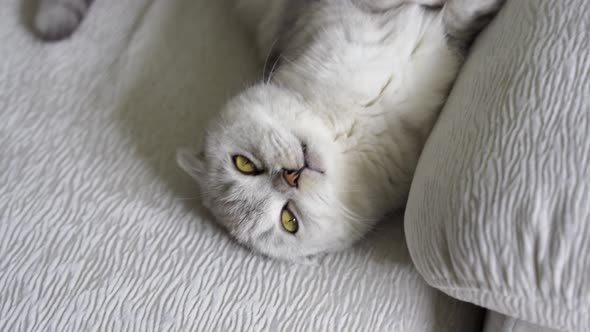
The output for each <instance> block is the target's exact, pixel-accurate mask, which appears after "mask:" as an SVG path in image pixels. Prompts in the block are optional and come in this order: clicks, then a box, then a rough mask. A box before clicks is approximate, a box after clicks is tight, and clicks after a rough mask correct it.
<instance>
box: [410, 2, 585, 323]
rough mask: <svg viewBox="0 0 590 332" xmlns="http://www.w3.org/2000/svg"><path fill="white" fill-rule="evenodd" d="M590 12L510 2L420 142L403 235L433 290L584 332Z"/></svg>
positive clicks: (565, 5)
mask: <svg viewBox="0 0 590 332" xmlns="http://www.w3.org/2000/svg"><path fill="white" fill-rule="evenodd" d="M589 218H590V1H587V0H570V1H554V0H512V1H510V0H509V1H507V3H506V5H505V7H504V8H503V9H502V11H501V12H500V14H499V15H498V17H497V18H496V20H495V21H494V22H493V23H492V24H491V25H490V26H489V27H488V29H487V30H486V31H485V32H484V33H483V34H482V35H481V36H480V38H479V40H478V42H477V43H476V45H475V47H474V48H473V50H472V54H471V55H470V56H469V59H468V61H467V63H466V65H465V67H464V69H463V71H462V73H461V75H460V77H459V79H458V81H457V83H456V85H455V87H454V89H453V91H452V93H451V96H450V99H449V101H448V103H447V105H446V106H445V109H444V110H443V112H442V115H441V117H440V119H439V121H438V123H437V125H436V126H435V129H434V131H433V133H432V135H431V137H430V138H429V140H428V143H427V144H426V147H425V149H424V152H423V155H422V157H421V160H420V162H419V165H418V168H417V171H416V174H415V180H414V183H413V185H412V189H411V193H410V197H409V201H408V206H407V210H406V219H405V230H406V236H407V240H408V245H409V248H410V252H411V255H412V258H413V260H414V263H415V264H416V266H417V268H418V270H419V271H420V272H421V274H422V275H423V276H424V278H425V279H426V280H427V282H428V283H429V284H431V285H432V286H434V287H436V288H439V289H441V290H443V291H444V292H446V293H448V294H450V295H452V296H454V297H457V298H459V299H461V300H465V301H469V302H473V303H476V304H478V305H481V306H484V307H487V308H490V309H493V310H496V311H498V312H500V313H503V314H506V315H510V316H515V317H517V318H520V319H524V320H526V321H530V322H532V323H536V324H539V325H542V326H547V327H552V328H556V329H566V330H568V331H572V330H579V331H588V330H590V313H589V312H590V220H589Z"/></svg>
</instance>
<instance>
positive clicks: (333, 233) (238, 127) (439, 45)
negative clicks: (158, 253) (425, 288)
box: [178, 0, 461, 259]
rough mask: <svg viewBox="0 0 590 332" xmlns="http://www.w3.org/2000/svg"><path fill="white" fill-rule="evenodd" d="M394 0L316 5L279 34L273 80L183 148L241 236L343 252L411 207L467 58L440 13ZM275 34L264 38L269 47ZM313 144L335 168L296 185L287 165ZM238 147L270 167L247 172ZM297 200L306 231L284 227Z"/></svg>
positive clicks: (323, 165) (301, 253) (269, 27)
mask: <svg viewBox="0 0 590 332" xmlns="http://www.w3.org/2000/svg"><path fill="white" fill-rule="evenodd" d="M375 1H376V2H379V6H381V5H382V4H383V3H385V2H386V1H381V0H375ZM391 2H395V3H396V4H395V6H393V5H392V7H391V8H388V10H382V9H383V8H381V7H378V8H377V9H378V10H367V9H366V7H364V8H363V6H359V5H358V3H356V2H355V1H350V0H325V1H319V2H317V1H306V2H305V4H303V5H301V6H303V8H297V10H298V12H297V15H298V16H297V18H296V19H297V20H296V21H295V23H293V25H292V26H291V28H290V29H289V30H288V31H287V32H286V33H285V32H284V34H283V35H282V36H281V38H280V39H279V40H278V43H279V44H280V47H281V57H280V65H279V66H278V67H277V69H276V70H275V72H274V73H273V74H272V76H271V78H270V79H269V80H268V81H263V82H260V83H258V84H256V85H255V86H253V87H251V88H249V89H247V90H246V91H244V92H243V93H241V94H240V95H238V96H236V97H235V98H233V99H232V100H230V101H229V103H228V104H227V105H226V107H225V108H224V109H223V110H222V111H221V113H220V114H219V116H218V117H217V119H216V120H214V121H213V122H212V124H211V125H210V126H209V128H208V130H207V135H206V139H205V146H204V151H203V152H204V155H203V156H201V157H198V156H196V155H194V154H192V153H189V152H186V151H185V152H182V153H180V154H179V158H178V159H179V163H180V164H181V166H182V167H183V168H184V169H185V170H187V172H189V173H190V174H191V175H192V176H193V177H194V178H195V179H196V180H197V181H198V182H199V183H200V187H201V190H202V193H203V202H204V205H205V206H206V207H207V208H208V209H210V210H211V211H212V213H213V215H214V216H215V217H216V219H217V221H218V222H220V223H221V224H222V225H224V226H225V227H226V228H227V229H228V230H229V232H230V233H231V234H232V235H233V236H234V237H235V238H236V239H237V240H238V241H240V242H241V243H243V244H245V245H247V246H249V247H251V248H253V249H255V250H257V251H259V252H261V253H264V254H266V255H269V256H272V257H277V258H282V259H298V258H301V257H306V256H310V255H314V254H318V253H323V252H328V251H335V250H340V249H343V248H346V247H348V246H350V245H351V244H352V243H354V242H355V241H357V240H358V239H359V238H361V237H362V236H363V235H365V234H366V233H367V232H368V231H369V230H370V229H371V228H372V227H373V226H374V225H375V223H376V222H377V221H379V220H380V219H381V218H383V217H384V215H385V214H386V213H388V212H390V211H392V210H394V209H397V208H401V207H403V206H404V204H405V200H406V196H407V194H408V191H409V187H410V182H411V179H412V175H413V172H414V168H415V166H416V163H417V160H418V157H419V154H420V152H421V149H422V146H423V144H424V141H425V139H426V137H427V135H428V133H429V132H430V129H431V128H432V126H433V124H434V121H435V119H436V117H437V115H438V112H439V110H440V108H441V106H442V104H443V102H444V100H445V97H446V95H447V93H448V90H449V88H450V86H451V84H452V82H453V80H454V78H455V76H456V73H457V70H458V68H459V65H460V62H461V59H460V56H459V54H458V52H456V51H455V50H454V49H452V48H451V47H450V46H448V43H447V40H446V38H445V33H444V27H443V22H442V15H441V10H433V9H425V8H424V7H422V6H420V5H418V4H413V3H410V4H401V5H400V4H399V2H400V1H394V0H392V1H391ZM439 2H440V1H431V4H437V3H439ZM286 3H287V2H286V1H283V2H282V4H276V3H275V5H273V7H272V10H273V11H274V12H275V13H274V14H273V15H276V13H277V12H282V13H283V14H282V15H286V14H285V12H286V11H284V10H283V11H281V10H279V9H277V8H280V7H281V6H284V7H282V8H283V9H284V8H286V7H287V5H286ZM367 4H368V5H371V4H372V3H371V1H370V0H368V1H365V3H363V5H367ZM289 10H290V11H293V10H294V9H293V8H290V9H289ZM257 22H266V23H263V24H262V25H260V26H259V27H258V30H261V31H266V32H268V31H276V32H277V33H280V32H281V29H283V28H282V27H281V26H280V24H281V23H280V22H281V20H278V19H276V18H275V17H274V16H273V18H272V19H269V18H264V19H262V20H258V21H257ZM268 22H271V23H268ZM264 24H266V25H264ZM263 26H264V27H263ZM269 38H270V37H268V36H263V37H262V39H263V40H264V41H263V42H261V43H260V44H259V45H263V46H262V47H264V45H267V46H268V47H270V44H271V43H270V42H269V40H270V39H269ZM302 144H306V145H307V147H308V151H309V154H308V156H309V159H310V160H311V166H313V167H314V168H316V169H321V170H323V171H325V172H324V174H321V173H318V172H314V171H310V170H306V171H304V173H303V174H302V175H301V178H300V182H299V188H291V187H289V186H287V185H286V183H285V182H284V181H283V179H282V178H281V173H280V172H281V170H282V169H299V168H300V167H302V166H303V163H304V160H303V152H302V148H301V145H302ZM235 154H242V155H244V156H247V157H248V158H250V159H251V160H253V161H254V162H255V163H256V164H257V165H258V166H259V167H261V168H263V169H264V170H265V172H264V173H263V174H261V175H258V176H246V175H243V174H241V173H239V172H238V171H237V170H236V169H235V167H234V165H233V163H232V159H231V156H232V155H235ZM286 203H288V204H289V207H290V208H291V209H292V210H293V211H294V212H295V213H296V215H297V218H298V221H299V231H298V232H297V233H296V234H290V233H288V232H286V231H284V230H283V229H282V227H281V223H280V212H281V209H282V207H283V206H284V205H285V204H286Z"/></svg>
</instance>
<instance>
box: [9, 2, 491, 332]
mask: <svg viewBox="0 0 590 332" xmlns="http://www.w3.org/2000/svg"><path fill="white" fill-rule="evenodd" d="M220 6H221V5H220V4H219V2H216V1H211V0H209V1H206V0H201V1H184V0H168V1H149V0H127V1H116V0H98V1H96V2H95V3H94V5H93V7H92V9H91V11H90V14H89V16H88V17H87V20H85V21H84V23H83V25H82V27H81V29H80V30H79V31H78V32H77V33H76V34H75V35H74V37H73V38H72V39H70V40H67V41H65V42H60V43H56V44H45V43H42V42H40V41H38V40H36V39H35V38H34V37H33V36H32V35H31V34H30V33H29V31H27V27H26V22H27V20H28V18H29V17H30V11H31V8H30V6H29V2H28V1H24V0H5V1H2V2H0V142H1V144H0V331H76V332H78V331H107V330H108V331H142V332H144V331H173V330H175V331H280V330H282V331H302V330H305V331H345V330H349V331H416V332H418V331H419V332H424V331H437V332H438V331H461V330H465V331H473V330H474V326H475V325H477V324H478V321H479V319H480V318H481V311H479V310H477V309H476V308H475V307H473V306H471V305H469V304H463V303H459V302H457V301H455V300H452V299H450V298H449V297H447V296H446V295H443V294H442V293H440V292H438V291H435V290H434V289H432V288H430V287H428V286H427V285H426V283H425V282H424V281H423V280H422V278H421V277H420V276H419V275H418V274H417V272H416V271H415V269H414V268H413V266H412V264H411V261H410V258H409V254H408V251H407V249H406V245H405V241H404V236H403V228H402V227H403V226H402V222H401V218H399V217H398V218H394V219H396V220H391V221H390V222H387V223H384V224H382V225H381V226H380V228H379V229H378V230H377V231H376V232H375V234H373V235H371V236H370V237H369V238H368V239H367V240H365V241H364V242H363V243H361V244H359V245H358V246H356V247H355V248H353V249H351V250H349V251H347V252H345V253H342V254H336V255H330V256H328V257H326V258H325V259H324V260H323V261H321V262H320V264H319V265H318V266H298V265H290V264H285V263H280V262H276V261H272V260H268V259H265V258H263V257H260V256H258V255H254V254H252V253H251V252H249V251H248V250H246V249H244V248H242V247H240V246H238V245H236V244H234V243H233V242H232V241H231V240H230V239H229V238H228V237H227V236H226V234H224V233H223V231H222V230H221V229H220V228H218V227H217V226H216V225H215V224H214V223H212V222H211V221H210V219H209V218H208V217H207V216H206V214H205V213H203V212H202V211H200V210H199V208H198V197H196V195H197V191H196V189H195V186H194V185H193V184H192V181H190V180H189V178H188V177H187V176H185V175H184V174H183V173H182V172H181V171H180V170H179V169H178V168H177V166H176V165H175V162H174V155H175V150H176V148H177V147H178V146H181V145H197V144H198V140H199V137H200V131H201V129H202V127H203V125H204V122H205V120H206V118H207V117H208V116H209V115H210V114H212V113H214V112H216V110H217V109H218V107H219V105H220V103H222V102H223V101H224V100H225V99H226V98H227V96H229V95H230V94H231V93H234V92H235V91H237V90H238V89H241V88H242V87H244V86H245V85H246V84H247V83H246V82H249V81H250V82H251V81H252V80H253V79H255V78H257V77H259V76H260V74H261V70H260V69H259V68H258V67H257V66H256V65H255V58H254V54H253V51H252V50H251V49H250V48H249V46H248V45H249V42H248V40H247V39H246V37H245V36H244V35H243V34H242V32H240V30H239V29H238V28H237V27H236V26H235V25H234V24H233V23H232V21H231V20H230V18H229V17H228V15H227V14H226V11H224V10H223V9H222V8H221V7H220Z"/></svg>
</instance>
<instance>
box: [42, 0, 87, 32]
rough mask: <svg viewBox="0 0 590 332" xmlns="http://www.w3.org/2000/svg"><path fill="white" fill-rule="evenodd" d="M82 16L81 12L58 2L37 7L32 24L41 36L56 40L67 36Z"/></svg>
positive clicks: (77, 24) (76, 26)
mask: <svg viewBox="0 0 590 332" xmlns="http://www.w3.org/2000/svg"><path fill="white" fill-rule="evenodd" d="M82 18H83V13H80V12H79V11H77V10H76V9H75V8H72V7H70V6H66V5H64V4H59V3H58V4H53V5H51V6H43V7H41V8H39V10H38V11H37V15H36V16H35V21H34V26H35V30H36V31H37V33H38V35H39V36H40V37H41V38H43V39H45V40H49V41H56V40H61V39H64V38H67V37H69V36H70V35H71V34H72V33H73V32H74V31H75V30H76V28H78V26H79V25H80V22H82Z"/></svg>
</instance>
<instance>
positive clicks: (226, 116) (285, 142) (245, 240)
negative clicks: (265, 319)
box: [178, 84, 371, 260]
mask: <svg viewBox="0 0 590 332" xmlns="http://www.w3.org/2000/svg"><path fill="white" fill-rule="evenodd" d="M310 107H313V106H310V105H309V104H308V103H307V102H306V101H304V100H303V99H302V98H301V97H299V96H298V95H297V94H295V93H292V92H289V90H287V89H283V88H279V87H277V86H273V85H272V84H261V85H259V86H256V87H253V88H250V89H249V90H246V91H245V92H243V93H242V94H240V95H238V96H237V97H235V98H233V99H232V100H230V102H229V103H228V104H227V105H226V106H225V107H224V109H223V110H222V111H221V113H220V114H219V116H218V117H217V118H216V119H215V120H214V121H212V123H211V124H210V125H209V127H208V130H207V133H206V136H205V142H204V148H203V151H202V152H200V153H193V152H190V151H186V150H181V151H180V152H179V154H178V161H179V164H180V165H181V167H182V168H183V169H184V170H186V171H187V172H188V173H189V174H190V175H191V176H192V177H193V178H194V179H195V180H196V181H197V182H198V183H199V185H200V188H201V194H202V201H203V204H204V205H205V207H206V208H208V209H209V210H210V211H211V212H212V214H213V215H214V217H215V218H216V221H217V222H218V223H220V224H221V225H222V226H224V227H225V228H226V229H227V230H228V231H229V233H230V234H231V235H232V236H234V237H235V238H236V239H237V240H238V241H239V242H241V243H242V244H244V245H246V246H248V247H250V248H252V249H254V250H256V251H259V252H261V253H263V254H265V255H268V256H271V257H275V258H281V259H289V260H297V259H300V258H304V257H308V256H312V255H314V254H318V253H323V252H328V251H334V250H339V249H342V248H344V247H347V246H349V245H350V244H351V243H352V242H354V241H356V240H358V239H359V237H361V236H362V235H363V234H364V233H366V232H367V231H368V228H369V227H370V226H371V225H369V224H368V223H367V222H366V220H362V218H361V217H360V215H359V214H356V213H355V212H353V211H351V210H352V209H351V207H350V205H349V204H347V203H346V201H347V198H349V197H350V196H351V195H350V188H349V187H347V185H346V184H347V182H350V179H349V178H347V177H348V176H349V175H350V174H349V170H348V169H347V167H346V161H345V160H343V159H342V153H341V151H339V147H338V146H337V144H336V143H335V138H334V137H333V135H332V134H331V132H330V130H328V129H327V127H326V126H325V123H324V122H323V121H322V120H320V119H319V118H318V117H317V116H316V115H314V114H315V113H314V112H310V111H309V108H310Z"/></svg>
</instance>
